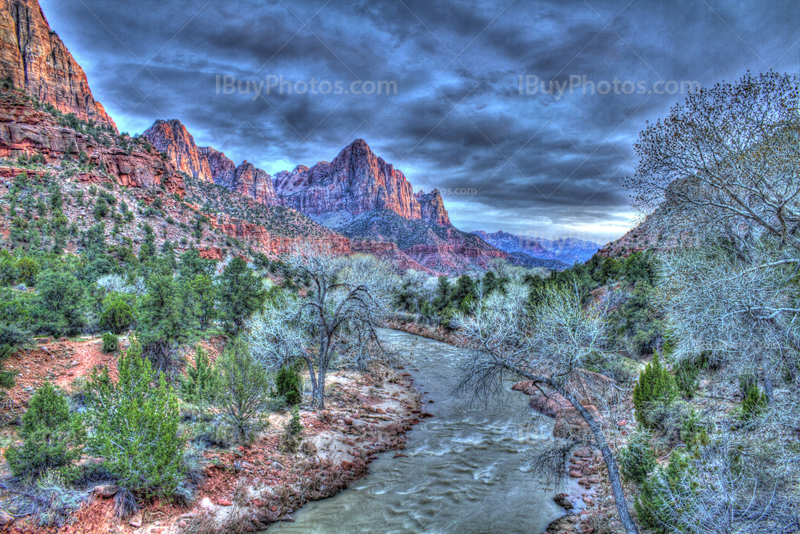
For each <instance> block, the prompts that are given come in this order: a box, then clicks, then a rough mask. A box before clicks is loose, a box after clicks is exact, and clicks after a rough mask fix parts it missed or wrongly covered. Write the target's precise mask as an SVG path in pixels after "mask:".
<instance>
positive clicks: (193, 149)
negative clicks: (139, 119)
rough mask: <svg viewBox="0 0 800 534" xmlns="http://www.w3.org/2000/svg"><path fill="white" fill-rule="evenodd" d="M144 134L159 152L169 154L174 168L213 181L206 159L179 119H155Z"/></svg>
mask: <svg viewBox="0 0 800 534" xmlns="http://www.w3.org/2000/svg"><path fill="white" fill-rule="evenodd" d="M144 136H145V137H146V138H147V139H148V140H149V141H150V142H151V143H152V144H153V146H154V147H156V149H157V150H158V151H159V152H164V153H166V154H167V156H169V158H170V160H172V163H173V164H174V165H175V168H176V170H178V171H181V172H185V173H186V174H190V175H192V176H193V177H194V178H196V179H198V180H202V181H204V182H213V181H214V179H213V177H212V175H211V167H210V166H209V164H208V159H207V158H206V157H205V156H204V155H203V154H201V153H200V152H199V151H198V148H197V145H196V144H195V143H194V138H193V137H192V136H191V135H190V134H189V132H188V131H187V130H186V127H185V126H184V125H183V124H181V121H179V120H175V119H173V120H169V121H164V120H157V121H156V122H155V123H154V124H153V125H152V126H151V127H150V128H148V129H147V130H145V132H144Z"/></svg>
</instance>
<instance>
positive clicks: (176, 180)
mask: <svg viewBox="0 0 800 534" xmlns="http://www.w3.org/2000/svg"><path fill="white" fill-rule="evenodd" d="M80 152H85V153H86V155H87V157H88V158H89V159H88V163H90V164H93V165H95V166H96V167H98V168H99V169H105V170H106V172H107V173H108V174H110V175H112V176H114V177H116V178H117V180H118V181H119V183H120V184H121V185H123V186H126V187H143V188H155V187H160V186H162V185H163V186H164V187H165V188H166V189H167V190H169V191H171V192H177V193H179V194H181V192H182V191H183V180H182V179H181V177H180V175H179V174H177V173H176V172H175V169H174V168H173V167H172V165H170V164H169V163H168V162H165V161H163V160H162V159H161V156H160V155H159V154H158V153H156V152H148V151H147V150H146V149H145V148H144V147H143V146H140V145H136V148H130V149H128V150H123V149H122V148H119V147H116V146H113V145H112V146H105V145H103V144H100V143H98V142H97V140H96V139H95V138H94V137H92V136H89V135H84V134H81V133H79V132H76V131H74V130H71V129H69V128H64V127H62V126H60V125H59V124H58V122H56V120H55V119H54V117H53V116H52V115H50V114H49V113H46V112H43V111H39V110H37V109H35V108H34V107H33V106H32V105H31V103H30V102H28V101H26V100H25V99H24V98H22V97H21V95H20V94H19V93H15V92H10V93H6V94H2V95H0V157H4V158H9V157H16V156H19V155H21V154H26V155H29V156H30V155H33V154H37V153H38V154H41V155H42V156H44V159H45V161H46V162H47V163H53V164H57V163H58V162H59V161H60V160H61V158H63V157H64V156H69V157H71V158H75V157H76V156H77V155H78V154H79V153H80Z"/></svg>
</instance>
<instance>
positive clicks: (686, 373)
mask: <svg viewBox="0 0 800 534" xmlns="http://www.w3.org/2000/svg"><path fill="white" fill-rule="evenodd" d="M699 376H700V365H698V364H697V363H694V362H682V363H681V364H680V365H678V366H677V367H676V368H675V385H676V386H677V387H678V391H679V392H680V394H681V396H682V397H683V398H685V399H692V398H694V396H695V393H697V379H698V377H699Z"/></svg>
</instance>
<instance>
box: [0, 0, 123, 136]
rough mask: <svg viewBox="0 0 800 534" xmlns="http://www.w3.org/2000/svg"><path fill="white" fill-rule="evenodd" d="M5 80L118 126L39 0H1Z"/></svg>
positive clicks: (0, 55)
mask: <svg viewBox="0 0 800 534" xmlns="http://www.w3.org/2000/svg"><path fill="white" fill-rule="evenodd" d="M0 80H8V81H10V82H11V83H12V84H13V85H14V87H15V88H17V89H25V90H26V91H28V92H29V93H31V94H33V95H35V96H36V97H37V98H38V99H39V100H41V101H42V102H47V103H50V104H52V105H53V106H55V107H56V108H57V109H58V110H59V111H61V112H63V113H74V114H75V115H76V116H77V117H78V118H79V119H82V120H85V121H89V120H93V121H95V122H96V123H101V124H106V125H108V126H110V127H112V128H114V130H116V125H115V124H114V121H113V120H111V117H109V116H108V114H107V113H106V111H105V109H103V106H102V105H101V104H100V103H99V102H97V101H96V100H95V99H94V96H92V91H91V90H90V89H89V83H88V82H87V80H86V74H85V73H84V72H83V69H82V68H81V67H80V65H78V63H77V62H76V61H75V60H74V59H73V57H72V55H71V54H70V53H69V50H67V47H66V46H64V43H63V42H62V41H61V39H60V38H59V37H58V35H56V33H55V32H53V31H52V30H51V29H50V25H49V24H48V22H47V19H46V18H45V16H44V13H43V12H42V9H41V7H39V3H38V1H37V0H0Z"/></svg>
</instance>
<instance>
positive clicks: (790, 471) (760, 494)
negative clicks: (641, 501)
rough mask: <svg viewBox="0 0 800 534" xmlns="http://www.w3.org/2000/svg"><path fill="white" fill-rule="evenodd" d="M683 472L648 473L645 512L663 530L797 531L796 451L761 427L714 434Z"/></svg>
mask: <svg viewBox="0 0 800 534" xmlns="http://www.w3.org/2000/svg"><path fill="white" fill-rule="evenodd" d="M689 462H690V464H694V466H695V467H696V468H695V469H691V470H690V473H691V474H690V475H689V476H685V477H672V478H669V477H668V475H667V474H666V473H664V472H663V471H658V472H656V473H655V474H654V475H653V477H654V478H653V479H652V480H651V487H652V488H653V491H654V492H655V493H656V494H657V498H655V499H649V500H648V501H647V505H646V506H647V507H646V510H645V511H646V513H648V515H650V516H651V518H652V519H651V521H654V522H656V523H657V524H658V525H659V527H660V528H661V529H663V530H665V531H674V532H685V533H687V534H731V533H737V534H745V533H746V534H761V533H764V534H766V533H769V532H797V530H798V529H800V515H798V512H797V506H798V504H800V502H798V498H797V494H796V492H794V491H793V490H792V489H791V486H792V483H793V480H794V479H796V477H797V454H796V453H793V452H792V451H791V450H789V449H788V448H787V447H786V443H783V442H782V441H781V440H780V439H776V437H775V434H774V433H772V435H769V432H761V433H757V434H755V435H753V436H752V437H751V439H749V440H742V439H741V437H739V436H736V437H734V436H732V435H731V434H729V433H723V434H721V435H719V436H718V437H717V438H716V439H715V440H714V441H713V442H712V443H710V444H709V445H708V446H707V447H703V448H702V449H701V450H700V451H699V452H698V454H697V456H696V457H690V458H689Z"/></svg>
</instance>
